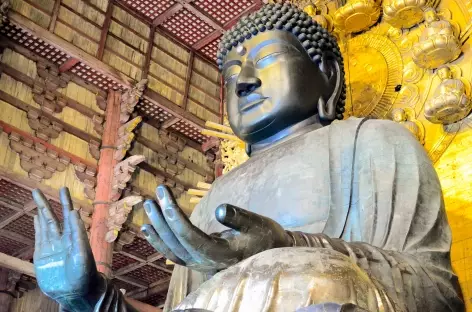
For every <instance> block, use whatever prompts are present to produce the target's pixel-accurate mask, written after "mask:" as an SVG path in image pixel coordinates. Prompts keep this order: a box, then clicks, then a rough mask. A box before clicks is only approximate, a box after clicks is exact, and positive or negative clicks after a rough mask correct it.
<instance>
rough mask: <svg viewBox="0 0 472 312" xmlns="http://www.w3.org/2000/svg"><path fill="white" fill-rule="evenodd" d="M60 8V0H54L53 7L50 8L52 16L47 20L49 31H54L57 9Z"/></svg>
mask: <svg viewBox="0 0 472 312" xmlns="http://www.w3.org/2000/svg"><path fill="white" fill-rule="evenodd" d="M33 1H34V0H33ZM60 8H61V0H56V2H54V8H53V9H52V16H51V20H50V21H49V27H48V29H49V31H50V32H52V33H53V32H54V29H55V28H56V21H57V16H58V15H59V9H60Z"/></svg>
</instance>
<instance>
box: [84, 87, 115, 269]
mask: <svg viewBox="0 0 472 312" xmlns="http://www.w3.org/2000/svg"><path fill="white" fill-rule="evenodd" d="M120 97H121V95H120V93H118V92H115V91H109V92H108V100H107V109H106V123H105V129H104V132H103V136H102V147H101V150H100V160H99V161H98V177H97V189H96V196H95V202H94V212H93V216H92V226H91V229H90V245H91V246H92V252H93V256H94V258H95V263H96V264H97V269H98V271H99V272H102V273H103V274H105V275H106V276H110V274H111V261H112V256H113V243H108V242H107V241H106V240H105V235H106V234H107V232H108V227H107V220H108V213H109V212H108V208H109V206H110V203H111V201H110V199H111V193H112V182H113V169H114V167H115V165H116V160H115V159H114V153H115V145H116V141H117V138H118V129H119V127H120Z"/></svg>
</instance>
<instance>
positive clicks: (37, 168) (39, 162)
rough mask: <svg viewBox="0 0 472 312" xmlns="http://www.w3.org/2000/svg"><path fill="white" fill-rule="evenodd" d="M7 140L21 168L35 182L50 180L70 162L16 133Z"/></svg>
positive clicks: (67, 158)
mask: <svg viewBox="0 0 472 312" xmlns="http://www.w3.org/2000/svg"><path fill="white" fill-rule="evenodd" d="M9 139H10V147H11V149H12V150H14V151H15V152H17V153H18V154H19V156H20V166H21V168H23V170H25V171H26V172H28V176H29V177H30V178H31V179H33V180H35V181H37V182H41V181H42V180H43V179H50V178H51V177H52V175H53V173H54V172H56V171H64V170H65V169H66V167H67V165H68V164H69V162H70V158H69V157H67V156H62V155H59V154H58V153H57V152H56V151H54V150H51V149H47V148H46V146H44V145H43V144H41V143H39V142H33V141H32V140H31V139H29V138H25V137H23V136H21V135H20V134H18V133H16V132H12V133H10V135H9Z"/></svg>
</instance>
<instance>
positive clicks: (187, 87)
mask: <svg viewBox="0 0 472 312" xmlns="http://www.w3.org/2000/svg"><path fill="white" fill-rule="evenodd" d="M194 60H195V53H194V52H193V51H192V52H190V57H189V60H188V65H187V66H188V67H187V76H186V80H185V93H184V99H183V101H182V103H183V104H184V109H187V107H188V95H189V92H190V84H191V82H192V73H193V62H194Z"/></svg>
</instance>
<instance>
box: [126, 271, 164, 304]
mask: <svg viewBox="0 0 472 312" xmlns="http://www.w3.org/2000/svg"><path fill="white" fill-rule="evenodd" d="M169 282H170V277H168V278H163V279H160V280H159V281H158V283H157V284H155V285H153V284H151V285H153V286H151V285H149V286H150V287H149V288H148V289H146V290H141V291H134V292H130V293H129V296H130V297H131V298H134V299H136V300H143V299H146V298H148V297H149V296H152V295H155V294H159V293H161V292H164V291H166V290H167V289H168V288H169Z"/></svg>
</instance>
